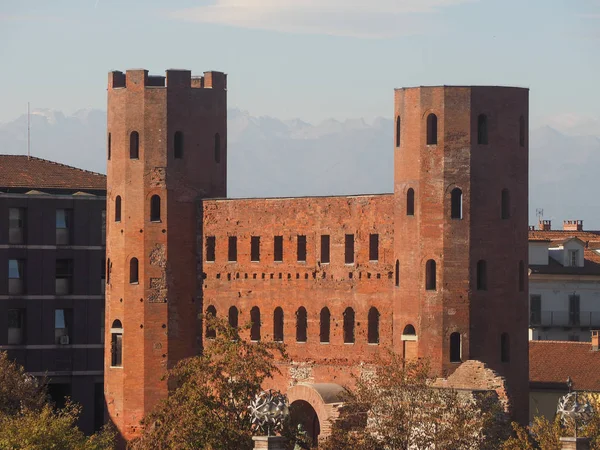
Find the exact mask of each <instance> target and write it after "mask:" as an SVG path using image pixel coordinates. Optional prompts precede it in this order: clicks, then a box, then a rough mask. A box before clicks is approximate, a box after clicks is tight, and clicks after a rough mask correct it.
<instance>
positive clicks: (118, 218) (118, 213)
mask: <svg viewBox="0 0 600 450" xmlns="http://www.w3.org/2000/svg"><path fill="white" fill-rule="evenodd" d="M120 221H121V196H120V195H117V197H116V198H115V222H120Z"/></svg>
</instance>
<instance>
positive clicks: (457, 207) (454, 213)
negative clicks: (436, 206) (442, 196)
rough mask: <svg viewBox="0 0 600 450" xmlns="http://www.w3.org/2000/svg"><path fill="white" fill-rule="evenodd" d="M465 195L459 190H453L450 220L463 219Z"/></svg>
mask: <svg viewBox="0 0 600 450" xmlns="http://www.w3.org/2000/svg"><path fill="white" fill-rule="evenodd" d="M462 200H463V194H462V191H461V190H460V189H459V188H454V189H452V192H451V193H450V218H451V219H462V218H463V208H462Z"/></svg>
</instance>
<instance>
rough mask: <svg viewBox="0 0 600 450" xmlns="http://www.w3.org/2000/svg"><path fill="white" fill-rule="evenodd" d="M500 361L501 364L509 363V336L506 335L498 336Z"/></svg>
mask: <svg viewBox="0 0 600 450" xmlns="http://www.w3.org/2000/svg"><path fill="white" fill-rule="evenodd" d="M500 361H501V362H503V363H506V362H509V361H510V336H509V335H508V333H502V334H501V335H500Z"/></svg>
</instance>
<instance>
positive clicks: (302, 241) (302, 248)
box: [298, 234, 306, 262]
mask: <svg viewBox="0 0 600 450" xmlns="http://www.w3.org/2000/svg"><path fill="white" fill-rule="evenodd" d="M298 262H306V236H303V235H300V234H299V235H298Z"/></svg>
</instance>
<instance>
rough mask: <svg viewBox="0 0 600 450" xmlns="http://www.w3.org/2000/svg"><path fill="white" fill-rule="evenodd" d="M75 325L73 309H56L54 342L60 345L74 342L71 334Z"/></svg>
mask: <svg viewBox="0 0 600 450" xmlns="http://www.w3.org/2000/svg"><path fill="white" fill-rule="evenodd" d="M72 327H73V310H72V309H55V310H54V342H55V343H56V344H59V345H68V344H72V343H73V336H71V332H72V329H73V328H72Z"/></svg>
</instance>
